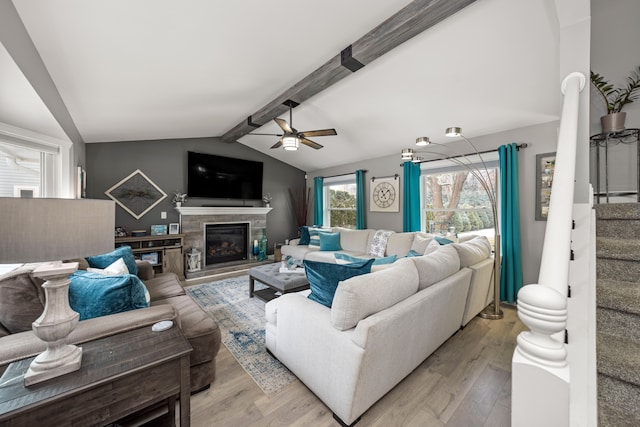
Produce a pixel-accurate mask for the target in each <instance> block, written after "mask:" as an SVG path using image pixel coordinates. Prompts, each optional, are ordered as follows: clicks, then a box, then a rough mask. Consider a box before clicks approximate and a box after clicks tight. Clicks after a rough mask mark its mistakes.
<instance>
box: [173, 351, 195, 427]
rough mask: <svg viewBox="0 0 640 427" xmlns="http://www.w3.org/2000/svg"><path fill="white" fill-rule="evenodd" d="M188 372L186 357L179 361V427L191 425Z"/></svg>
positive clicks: (189, 378)
mask: <svg viewBox="0 0 640 427" xmlns="http://www.w3.org/2000/svg"><path fill="white" fill-rule="evenodd" d="M189 370H190V367H189V355H187V356H184V357H182V358H181V359H180V427H189V426H190V425H191V377H190V374H189ZM174 418H175V417H174Z"/></svg>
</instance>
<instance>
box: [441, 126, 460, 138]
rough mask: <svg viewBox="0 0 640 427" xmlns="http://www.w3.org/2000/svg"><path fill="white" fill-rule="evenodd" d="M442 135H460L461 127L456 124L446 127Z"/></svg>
mask: <svg viewBox="0 0 640 427" xmlns="http://www.w3.org/2000/svg"><path fill="white" fill-rule="evenodd" d="M444 135H445V136H448V137H454V136H460V135H462V128H460V127H457V126H454V127H450V128H447V130H445V131H444Z"/></svg>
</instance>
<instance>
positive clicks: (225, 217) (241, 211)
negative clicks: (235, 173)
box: [175, 206, 272, 278]
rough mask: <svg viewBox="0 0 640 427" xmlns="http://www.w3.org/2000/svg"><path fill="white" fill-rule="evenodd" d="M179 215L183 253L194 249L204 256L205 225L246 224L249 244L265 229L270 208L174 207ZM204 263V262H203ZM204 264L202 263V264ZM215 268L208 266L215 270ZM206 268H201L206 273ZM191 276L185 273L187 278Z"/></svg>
mask: <svg viewBox="0 0 640 427" xmlns="http://www.w3.org/2000/svg"><path fill="white" fill-rule="evenodd" d="M175 209H176V211H178V213H179V214H180V231H181V233H182V234H184V253H185V254H186V253H189V252H190V251H191V248H196V249H197V250H199V251H200V252H202V253H203V255H204V230H205V224H213V223H231V222H238V223H239V222H248V223H249V234H250V239H249V241H250V242H253V241H254V240H255V239H260V237H262V234H263V233H265V232H266V229H267V214H268V213H269V212H270V211H271V209H272V208H264V207H228V206H221V207H185V206H182V207H176V208H175ZM203 261H204V260H203ZM203 264H204V262H203ZM215 267H216V266H215V265H213V266H209V268H215ZM206 269H207V267H205V268H203V271H206ZM190 276H192V275H191V274H189V273H188V272H187V278H190Z"/></svg>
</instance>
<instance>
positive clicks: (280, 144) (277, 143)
mask: <svg viewBox="0 0 640 427" xmlns="http://www.w3.org/2000/svg"><path fill="white" fill-rule="evenodd" d="M278 147H282V140H279V141H278V142H276V143H275V144H273V145H272V146H271V148H278Z"/></svg>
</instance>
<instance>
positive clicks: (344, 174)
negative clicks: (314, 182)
mask: <svg viewBox="0 0 640 427" xmlns="http://www.w3.org/2000/svg"><path fill="white" fill-rule="evenodd" d="M358 170H361V171H362V172H364V173H366V172H369V171H368V170H366V169H358ZM356 172H357V171H353V172H349V173H340V174H338V175H331V176H323V177H322V178H337V177H339V176H347V175H355V173H356Z"/></svg>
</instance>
